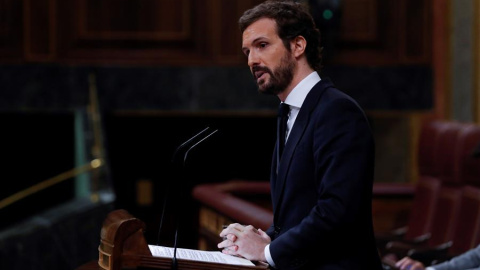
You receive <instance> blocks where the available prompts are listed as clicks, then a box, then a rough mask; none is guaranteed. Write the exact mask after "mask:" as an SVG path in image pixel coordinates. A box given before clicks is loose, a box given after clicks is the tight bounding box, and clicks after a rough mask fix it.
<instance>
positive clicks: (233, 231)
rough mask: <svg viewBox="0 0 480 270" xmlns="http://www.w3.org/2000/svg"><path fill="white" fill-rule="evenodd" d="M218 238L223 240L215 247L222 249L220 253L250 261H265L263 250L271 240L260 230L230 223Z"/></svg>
mask: <svg viewBox="0 0 480 270" xmlns="http://www.w3.org/2000/svg"><path fill="white" fill-rule="evenodd" d="M220 237H222V238H223V239H224V240H223V241H222V242H220V243H219V244H218V245H217V247H218V248H220V249H222V253H225V254H229V255H233V256H239V257H243V258H245V259H248V260H251V261H263V262H266V261H267V260H266V258H265V252H264V250H265V246H267V245H268V244H270V242H271V239H270V236H268V235H267V234H266V233H265V232H264V231H262V230H261V229H256V228H254V227H253V226H252V225H248V226H244V225H241V224H238V223H232V224H230V225H229V226H228V227H226V228H225V229H223V230H222V231H221V232H220Z"/></svg>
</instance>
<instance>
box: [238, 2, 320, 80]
mask: <svg viewBox="0 0 480 270" xmlns="http://www.w3.org/2000/svg"><path fill="white" fill-rule="evenodd" d="M262 18H269V19H273V20H275V22H276V23H277V34H278V36H279V37H280V38H281V39H282V41H283V44H284V45H285V48H287V50H289V51H290V41H292V40H293V39H294V38H296V37H298V36H302V37H304V38H305V40H306V41H307V47H306V49H305V54H306V57H307V61H308V64H309V65H310V67H311V68H313V69H314V70H317V71H319V70H320V69H321V67H322V66H321V65H322V48H321V47H320V31H319V30H318V28H317V27H316V26H315V22H314V20H313V18H312V16H311V15H310V13H309V12H308V9H307V8H306V7H305V6H304V5H303V4H300V3H296V2H294V1H292V0H291V1H279V0H276V1H275V0H267V1H265V2H263V3H261V4H259V5H257V6H255V7H253V8H252V9H249V10H247V11H245V12H244V13H243V15H242V16H241V17H240V19H239V21H238V24H239V27H240V31H241V32H242V33H243V32H244V31H245V29H247V27H248V26H250V25H251V24H252V23H254V22H256V21H257V20H259V19H262Z"/></svg>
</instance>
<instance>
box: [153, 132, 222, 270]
mask: <svg viewBox="0 0 480 270" xmlns="http://www.w3.org/2000/svg"><path fill="white" fill-rule="evenodd" d="M209 129H210V128H209V127H206V128H205V129H203V130H202V131H200V132H199V133H197V134H195V135H194V136H193V137H191V138H190V139H188V140H187V141H185V142H184V143H182V144H181V145H180V146H178V147H177V149H176V150H175V152H174V154H173V157H172V165H173V166H174V168H175V169H178V170H179V171H180V175H183V173H184V170H185V165H186V161H187V158H188V154H189V153H190V151H191V150H192V149H194V148H195V147H196V146H197V145H199V144H200V143H202V142H203V141H205V140H206V139H208V138H209V137H210V136H212V135H213V134H215V133H216V132H217V131H218V129H216V130H214V131H209ZM168 193H169V192H167V194H166V195H165V197H164V203H163V208H162V215H161V219H160V226H159V229H158V238H157V245H159V244H160V232H161V229H162V224H163V219H164V215H165V209H166V205H167V197H168V195H169V194H168ZM177 239H178V217H175V240H174V245H173V258H172V267H171V269H172V270H177V269H178V261H177Z"/></svg>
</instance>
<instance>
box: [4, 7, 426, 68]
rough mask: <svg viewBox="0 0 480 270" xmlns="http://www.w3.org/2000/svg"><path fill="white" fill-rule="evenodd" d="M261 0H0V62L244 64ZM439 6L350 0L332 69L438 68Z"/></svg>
mask: <svg viewBox="0 0 480 270" xmlns="http://www.w3.org/2000/svg"><path fill="white" fill-rule="evenodd" d="M261 2H263V0H61V1H60V0H0V57H1V59H0V61H1V60H4V61H10V60H12V59H13V60H19V61H27V62H62V63H85V64H98V63H100V64H105V63H106V64H115V63H127V64H137V65H144V64H147V65H149V64H153V65H180V66H185V65H221V66H222V65H244V64H245V58H244V57H243V55H242V53H241V50H240V46H241V45H240V44H241V34H240V32H239V30H238V25H237V22H238V18H239V17H240V16H241V14H242V13H243V12H244V11H245V10H246V9H248V8H251V7H253V6H254V5H256V4H258V3H261ZM431 2H432V0H391V1H381V0H347V1H342V2H341V4H342V5H341V25H340V27H339V29H340V30H339V33H338V35H336V37H337V40H335V45H334V46H335V54H334V55H333V56H332V57H331V59H332V62H333V63H332V64H340V65H363V66H364V65H380V66H381V65H383V66H390V65H403V64H430V61H431V56H430V52H429V51H431V50H430V48H431V36H430V35H431V34H430V32H431V31H430V29H431V28H432V25H431V13H432V4H431ZM329 64H330V63H329Z"/></svg>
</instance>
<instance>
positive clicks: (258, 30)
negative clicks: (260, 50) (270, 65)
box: [242, 18, 277, 45]
mask: <svg viewBox="0 0 480 270" xmlns="http://www.w3.org/2000/svg"><path fill="white" fill-rule="evenodd" d="M276 26H277V23H276V22H275V20H273V19H270V18H261V19H258V20H256V21H255V22H253V23H252V24H250V25H249V26H248V27H247V28H246V29H245V31H243V35H242V37H243V43H244V45H246V44H248V43H251V42H252V41H254V40H257V39H259V38H261V37H265V38H268V37H270V38H271V37H273V36H275V35H277V31H276ZM245 43H246V44H245Z"/></svg>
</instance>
